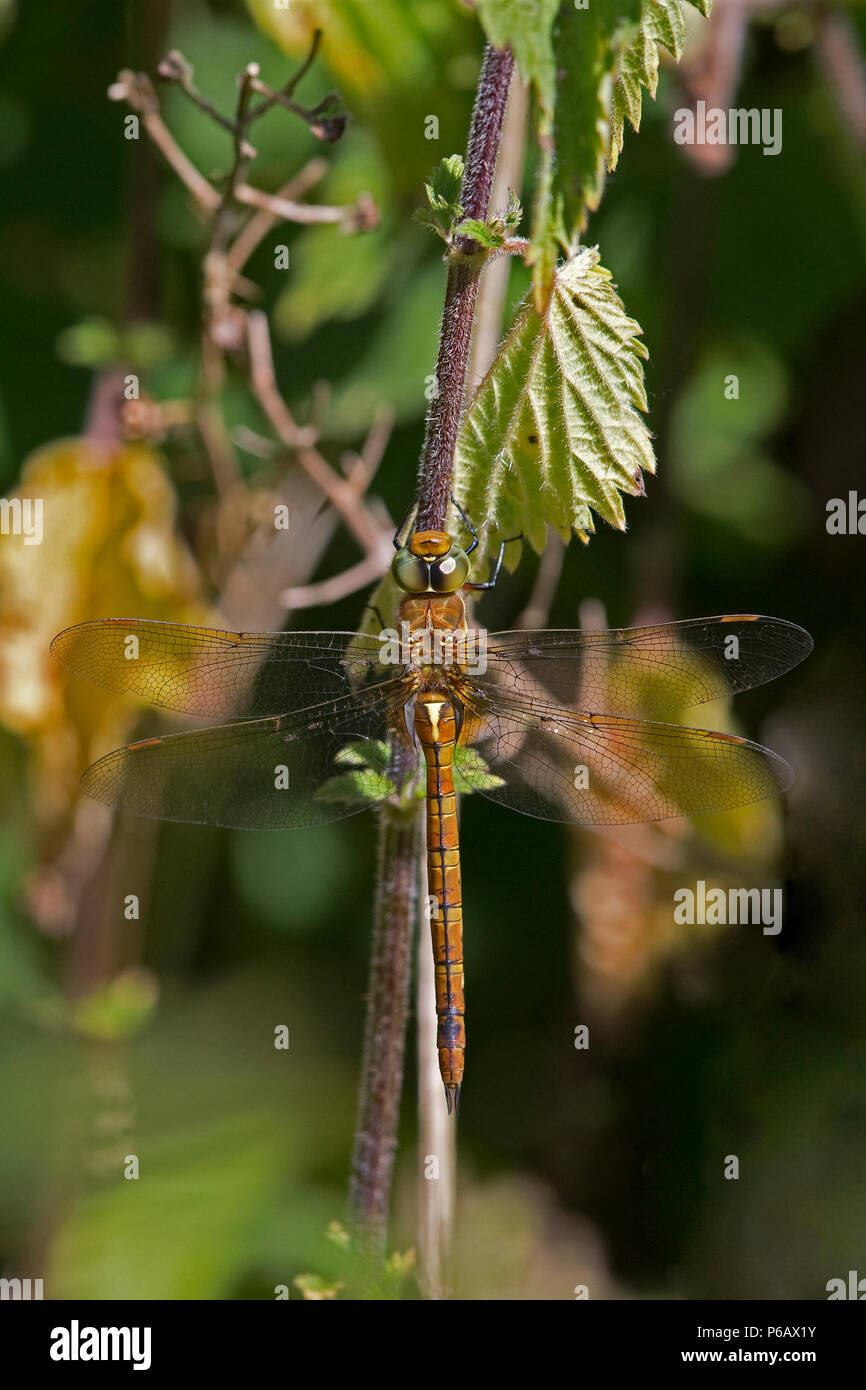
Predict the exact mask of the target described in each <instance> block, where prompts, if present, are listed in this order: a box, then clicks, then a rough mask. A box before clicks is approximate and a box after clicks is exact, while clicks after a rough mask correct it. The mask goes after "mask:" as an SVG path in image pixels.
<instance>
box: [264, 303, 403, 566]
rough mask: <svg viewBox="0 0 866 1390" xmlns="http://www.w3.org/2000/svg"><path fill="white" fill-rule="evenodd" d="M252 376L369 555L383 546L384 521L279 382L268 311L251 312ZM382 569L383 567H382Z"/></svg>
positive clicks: (271, 415) (275, 422) (287, 439)
mask: <svg viewBox="0 0 866 1390" xmlns="http://www.w3.org/2000/svg"><path fill="white" fill-rule="evenodd" d="M247 329H248V344H249V355H250V379H251V383H252V388H253V391H254V393H255V396H256V399H257V400H258V402H259V404H260V406H261V407H262V410H263V411H264V413H265V415H266V416H267V418H268V420H269V421H270V423H271V426H272V427H273V429H274V431H275V433H276V434H277V435H278V436H279V438H280V439H281V440H282V441H283V443H284V444H285V445H286V447H287V448H288V449H291V450H292V451H293V453H294V455H295V457H296V458H297V460H298V462H299V464H300V465H301V467H302V468H303V469H304V470H305V472H306V473H308V474H309V476H310V477H311V478H312V479H313V481H314V482H315V483H316V484H317V485H318V486H319V487H320V488H321V490H322V492H323V493H324V495H325V496H326V497H327V498H328V500H329V502H330V503H331V504H332V506H333V507H334V508H335V510H336V511H338V512H339V513H340V515H341V517H342V518H343V521H344V522H345V524H346V526H347V528H348V529H349V530H350V531H351V533H352V535H353V536H355V538H356V539H357V541H358V542H359V544H360V545H361V546H362V548H363V549H364V550H365V551H366V553H367V556H368V558H372V557H373V556H375V555H378V554H379V553H380V551H381V549H382V536H383V529H382V525H381V522H380V521H379V520H377V518H376V517H375V516H374V515H373V514H372V512H371V511H370V510H369V509H368V508H367V506H366V505H365V504H364V502H363V500H362V498H361V497H360V495H359V493H358V491H357V489H356V488H355V487H354V486H353V485H352V484H351V483H350V482H348V481H347V480H346V479H345V478H341V477H340V475H339V473H337V472H336V471H335V470H334V469H333V468H332V467H331V465H330V464H329V463H328V461H327V459H325V458H324V457H323V455H322V454H321V453H320V452H319V450H318V449H316V448H315V443H316V439H317V431H316V430H315V429H313V428H311V427H309V426H306V427H304V426H301V425H298V424H297V422H296V420H295V418H294V416H293V415H292V412H291V411H290V409H289V407H288V405H287V404H286V402H285V400H284V398H283V396H282V395H281V394H280V390H279V387H278V386H277V380H276V375H275V373H274V360H273V354H272V351H271V335H270V329H269V327H268V320H267V317H266V316H265V314H263V313H261V312H260V311H259V310H254V311H253V312H252V313H250V314H249V315H248V316H247ZM380 573H381V571H380Z"/></svg>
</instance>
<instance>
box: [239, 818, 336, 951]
mask: <svg viewBox="0 0 866 1390" xmlns="http://www.w3.org/2000/svg"><path fill="white" fill-rule="evenodd" d="M231 866H232V875H233V877H234V879H235V882H236V884H237V887H238V891H239V893H240V895H241V898H242V900H243V902H244V903H245V904H246V905H247V907H248V908H249V910H250V911H251V912H252V913H253V914H254V915H255V918H256V920H258V921H260V922H263V923H265V925H266V926H269V927H271V928H275V929H276V930H278V931H283V932H284V931H287V930H288V931H292V932H306V931H311V930H315V928H316V927H317V926H319V925H320V924H321V923H322V922H324V921H327V920H328V918H329V917H330V916H331V915H332V914H333V912H334V911H335V908H336V905H337V904H338V903H339V902H340V901H341V900H342V898H343V896H344V895H345V893H346V891H347V889H348V885H349V884H350V883H351V882H352V879H353V876H354V874H355V872H356V868H357V865H356V860H355V856H354V854H353V852H352V846H351V841H349V840H348V839H347V837H346V836H345V835H344V833H343V830H342V828H341V827H340V826H339V825H333V826H330V825H329V826H321V827H319V828H318V829H316V830H314V831H306V832H304V834H303V843H299V841H298V840H297V839H293V840H292V841H291V842H290V843H289V842H287V841H286V839H285V837H284V836H282V835H262V834H256V833H254V832H252V831H250V832H244V831H238V832H237V833H236V834H235V835H233V836H232V839H231Z"/></svg>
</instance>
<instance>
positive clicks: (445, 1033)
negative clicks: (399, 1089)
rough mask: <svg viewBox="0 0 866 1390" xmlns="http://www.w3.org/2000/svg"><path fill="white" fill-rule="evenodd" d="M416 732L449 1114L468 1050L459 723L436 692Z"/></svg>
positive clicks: (419, 705)
mask: <svg viewBox="0 0 866 1390" xmlns="http://www.w3.org/2000/svg"><path fill="white" fill-rule="evenodd" d="M414 722H415V733H416V736H417V738H418V742H419V744H420V745H421V748H422V750H423V753H424V760H425V762H426V764H427V881H428V893H429V898H428V903H429V906H430V909H431V910H430V929H431V934H432V938H433V960H434V967H435V977H436V1017H437V1020H438V1025H437V1029H436V1046H437V1049H438V1053H439V1071H440V1073H441V1076H442V1080H443V1082H444V1084H445V1098H446V1100H447V1103H448V1110H449V1112H450V1111H451V1109H452V1107H455V1106H456V1105H457V1104H458V1103H459V1099H460V1086H461V1084H462V1081H463V1059H464V1053H465V1048H466V1027H465V1022H464V1015H465V1004H464V998H463V897H462V892H461V886H460V840H459V833H458V827H457V799H456V797H455V795H454V748H455V745H456V741H457V720H456V716H455V713H454V707H453V705H452V704H451V703H450V702H449V701H448V699H447V698H446V697H445V696H444V695H442V694H439V693H437V692H435V691H425V692H424V693H423V694H420V695H419V696H418V698H417V700H416V702H415V721H414Z"/></svg>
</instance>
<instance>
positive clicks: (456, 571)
mask: <svg viewBox="0 0 866 1390" xmlns="http://www.w3.org/2000/svg"><path fill="white" fill-rule="evenodd" d="M468 578H469V557H468V555H467V554H466V552H465V551H464V550H461V549H460V547H459V545H452V547H451V549H450V550H449V552H448V554H447V555H443V557H442V559H441V560H434V561H433V563H432V564H431V566H430V588H431V589H432V590H433V592H434V593H437V594H453V593H455V592H456V590H457V589H461V588H462V587H463V585H464V584H465V583H466V580H467V579H468Z"/></svg>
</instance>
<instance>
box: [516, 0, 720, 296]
mask: <svg viewBox="0 0 866 1390" xmlns="http://www.w3.org/2000/svg"><path fill="white" fill-rule="evenodd" d="M684 3H685V0H592V3H591V4H589V5H588V6H587V7H586V8H585V9H576V8H575V7H574V6H573V5H563V6H562V8H561V9H560V11H559V15H558V17H557V20H556V23H555V25H554V27H553V30H552V39H553V49H554V56H555V100H554V103H553V110H552V115H551V113H550V112H549V111H547V110H546V109H545V107H544V105H543V104H542V103H540V104H539V143H540V146H541V152H540V159H539V172H538V181H537V188H536V198H535V211H534V217H533V229H532V242H531V246H530V251H529V255H528V260H529V263H530V264H531V265H532V267H533V286H534V291H535V297H536V307H537V308H538V310H539V312H540V313H541V312H544V309H545V306H546V300H547V296H548V295H549V293H550V290H551V287H552V284H553V276H554V273H555V266H556V260H557V255H558V253H559V251H560V250H562V251H564V252H565V254H566V256H572V255H574V253H575V251H576V250H577V247H578V244H579V242H580V237H581V235H582V234H583V232H584V231H585V229H586V224H587V221H588V220H589V215H590V213H592V212H594V211H595V209H596V208H597V207H598V205H599V202H600V201H601V196H602V192H603V190H604V180H605V176H606V172H607V170H608V169H613V168H615V167H616V161H617V158H618V156H619V153H620V151H621V149H622V139H623V124H624V121H625V119H628V120H629V121H631V123H632V125H634V126H635V128H637V127H638V125H639V123H640V114H641V98H642V89H643V88H644V87H646V88H647V90H649V91H650V92H651V94H653V95H654V94H655V90H656V87H657V84H658V45H659V43H662V44H664V46H665V47H666V48H668V50H669V51H670V52H671V53H672V54H673V55H674V57H677V58H678V57H679V56H680V53H681V52H682V45H683V39H684V34H685V20H684ZM691 3H692V4H693V5H694V6H695V8H696V9H698V10H700V12H701V13H702V14H707V13H708V12H709V0H691Z"/></svg>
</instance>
